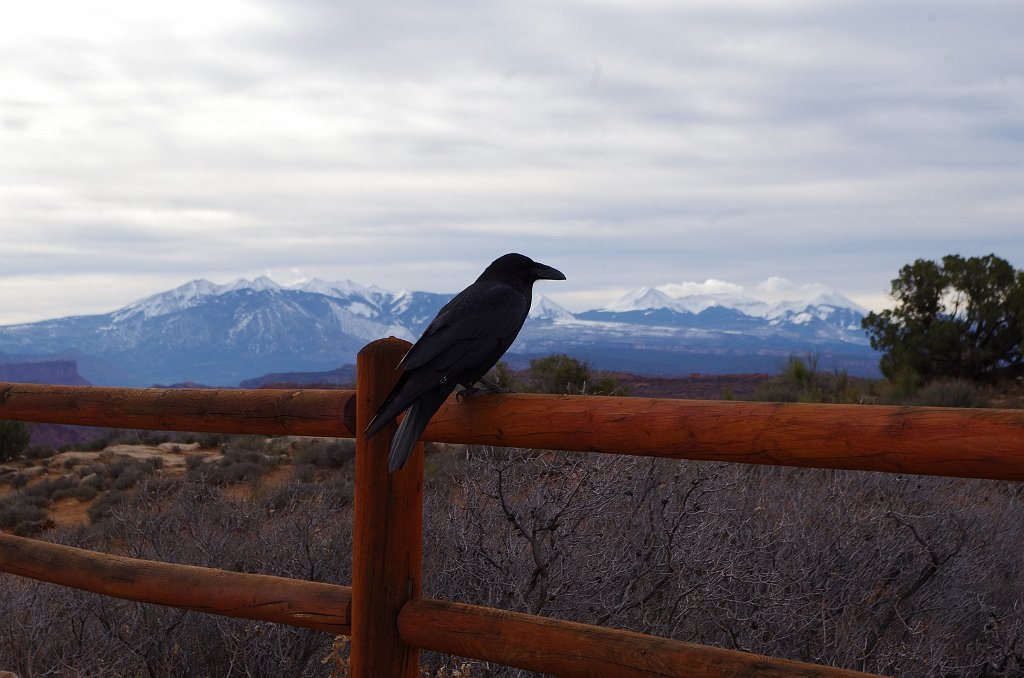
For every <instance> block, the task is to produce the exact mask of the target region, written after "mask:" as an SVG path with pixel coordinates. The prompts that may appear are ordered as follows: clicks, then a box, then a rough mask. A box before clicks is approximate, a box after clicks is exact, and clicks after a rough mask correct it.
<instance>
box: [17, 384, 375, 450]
mask: <svg viewBox="0 0 1024 678" xmlns="http://www.w3.org/2000/svg"><path fill="white" fill-rule="evenodd" d="M354 395H355V392H354V391H334V390H325V389H306V390H304V389H287V390H286V389H239V390H233V389H201V388H112V387H111V388H108V387H99V386H50V385H45V384H13V383H0V419H19V420H22V421H39V422H48V423H54V424H79V425H83V426H108V427H112V428H139V429H149V430H156V431H203V432H212V433H262V434H265V435H308V436H328V437H338V438H352V437H354V436H355V431H354V430H353V425H354V419H353V417H351V414H350V416H349V417H346V411H347V410H354V403H353V404H352V405H349V401H350V400H351V399H352V398H353V397H354ZM346 422H347V423H346Z"/></svg>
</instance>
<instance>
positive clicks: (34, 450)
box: [25, 445, 57, 459]
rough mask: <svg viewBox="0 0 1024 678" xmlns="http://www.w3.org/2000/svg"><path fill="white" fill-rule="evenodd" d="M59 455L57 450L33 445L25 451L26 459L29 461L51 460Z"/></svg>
mask: <svg viewBox="0 0 1024 678" xmlns="http://www.w3.org/2000/svg"><path fill="white" fill-rule="evenodd" d="M55 454H57V450H55V449H54V448H52V447H50V446H49V445H31V446H29V447H28V448H26V449H25V457H26V458H28V459H49V458H50V457H52V456H53V455H55Z"/></svg>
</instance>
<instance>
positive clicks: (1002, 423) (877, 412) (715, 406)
mask: <svg viewBox="0 0 1024 678" xmlns="http://www.w3.org/2000/svg"><path fill="white" fill-rule="evenodd" d="M423 439H424V440H431V441H438V442H462V443H476V444H482V445H504V446H515V447H529V448H537V449H551V450H579V451H590V452H609V453H619V454H634V455H643V456H655V457H672V458H677V459H704V460H716V461H730V462H740V463H746V464H777V465H783V466H806V467H815V468H841V469H861V470H867V471H888V472H894V473H918V474H925V475H943V476H955V477H968V478H994V479H1006V480H1024V411H1022V410H999V409H955V408H940V407H894V406H881V405H817V404H815V405H811V404H799V403H760V402H734V401H707V400H669V399H656V398H616V397H593V396H550V395H532V394H508V395H505V394H493V395H492V394H486V395H478V396H473V397H470V398H466V399H463V401H462V402H455V400H454V399H450V400H449V401H448V402H447V403H446V404H445V406H444V407H442V408H441V410H440V411H439V412H438V413H437V414H436V415H435V416H434V418H433V419H432V420H431V423H430V425H429V426H428V427H427V430H426V432H425V433H424V436H423Z"/></svg>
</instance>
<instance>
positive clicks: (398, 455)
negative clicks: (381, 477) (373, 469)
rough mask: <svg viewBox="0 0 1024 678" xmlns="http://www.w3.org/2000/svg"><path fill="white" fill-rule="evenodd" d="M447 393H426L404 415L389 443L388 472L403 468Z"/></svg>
mask: <svg viewBox="0 0 1024 678" xmlns="http://www.w3.org/2000/svg"><path fill="white" fill-rule="evenodd" d="M448 392H450V389H447V390H446V389H437V390H433V391H428V392H427V393H424V394H423V395H422V396H420V398H419V399H418V400H417V401H416V402H415V403H413V406H412V407H410V408H409V410H408V411H407V412H406V413H405V418H404V419H402V423H400V424H399V425H398V430H397V431H395V437H394V438H393V439H392V441H391V454H389V455H388V470H389V471H397V470H398V469H400V468H402V467H403V466H405V462H406V461H408V459H409V455H410V454H411V453H412V448H413V446H415V445H416V441H418V440H419V439H420V436H421V435H423V431H424V429H426V428H427V423H428V422H429V421H430V418H431V417H432V416H434V413H435V412H437V409H438V408H439V407H441V404H442V403H443V402H444V401H445V398H447V397H448Z"/></svg>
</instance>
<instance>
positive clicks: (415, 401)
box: [366, 253, 565, 471]
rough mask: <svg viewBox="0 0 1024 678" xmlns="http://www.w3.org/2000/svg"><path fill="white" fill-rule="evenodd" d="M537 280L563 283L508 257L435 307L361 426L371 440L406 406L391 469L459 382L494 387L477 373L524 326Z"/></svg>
mask: <svg viewBox="0 0 1024 678" xmlns="http://www.w3.org/2000/svg"><path fill="white" fill-rule="evenodd" d="M537 280H565V275H563V274H562V272H561V271H559V270H557V269H554V268H551V267H550V266H546V265H544V264H540V263H537V262H536V261H534V260H532V259H530V258H529V257H526V256H523V255H522V254H514V253H513V254H506V255H505V256H503V257H498V258H497V259H495V260H494V261H493V262H492V263H491V265H490V266H488V267H487V268H486V269H485V270H484V272H483V273H481V274H480V277H479V278H477V279H476V282H474V283H473V284H472V285H470V286H469V287H467V288H466V289H464V290H462V291H461V292H459V293H458V294H457V295H455V297H454V298H452V300H451V301H449V302H448V303H447V304H445V305H444V307H443V308H442V309H441V310H440V311H438V313H437V317H435V318H434V319H433V320H432V321H431V323H430V325H428V326H427V329H426V330H425V331H424V332H423V336H422V337H420V338H419V340H418V341H417V342H416V343H415V344H414V345H413V347H412V348H411V349H409V352H408V353H406V354H405V357H403V358H402V361H401V362H400V363H399V367H401V368H404V371H403V372H402V376H400V377H399V378H398V383H396V384H395V387H394V388H393V389H391V393H390V394H388V397H387V398H386V399H385V400H384V402H383V403H382V404H381V406H380V408H379V409H378V410H377V414H376V415H374V417H373V420H372V421H371V422H370V424H369V426H367V427H366V437H367V438H369V437H371V436H373V435H374V434H376V433H377V432H378V431H380V430H381V429H382V428H383V427H384V426H385V425H386V424H387V423H388V422H389V421H391V420H392V419H394V418H395V417H396V416H398V414H399V413H400V412H402V411H403V410H406V409H408V410H409V411H408V412H407V413H406V415H405V418H404V419H402V423H401V424H399V426H398V431H397V432H395V437H394V439H393V440H392V442H391V454H390V455H389V456H388V469H389V470H391V471H396V470H398V469H400V468H402V466H404V465H405V461H406V459H408V458H409V454H410V453H411V452H412V448H413V445H415V444H416V441H417V440H419V437H420V435H422V434H423V430H424V429H425V428H426V427H427V422H428V421H430V418H431V417H432V416H434V413H435V412H437V410H438V408H440V407H441V404H442V403H443V402H444V401H445V399H447V398H448V396H449V395H451V393H452V391H454V390H455V386H456V385H457V384H462V386H463V387H464V388H465V389H466V390H468V391H472V390H474V385H475V384H476V383H477V382H481V383H483V384H485V385H486V386H487V387H488V388H490V389H491V390H495V388H496V387H495V386H494V385H493V384H490V383H489V382H486V381H482V379H483V376H484V375H485V374H487V372H488V371H489V370H490V369H491V368H492V367H494V364H495V363H496V362H498V358H500V357H501V356H502V355H504V353H505V351H507V350H508V347H509V346H511V345H512V342H513V341H514V340H515V338H516V335H517V334H519V330H520V329H521V328H522V327H523V323H524V322H525V321H526V316H527V314H529V312H530V304H531V299H532V296H533V283H534V282H536V281H537Z"/></svg>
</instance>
